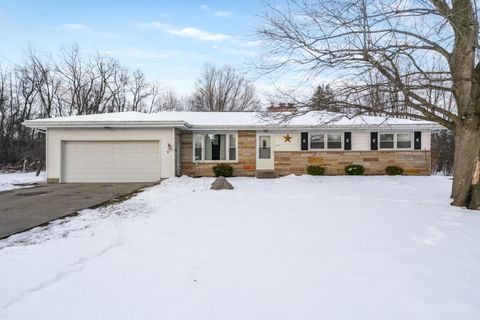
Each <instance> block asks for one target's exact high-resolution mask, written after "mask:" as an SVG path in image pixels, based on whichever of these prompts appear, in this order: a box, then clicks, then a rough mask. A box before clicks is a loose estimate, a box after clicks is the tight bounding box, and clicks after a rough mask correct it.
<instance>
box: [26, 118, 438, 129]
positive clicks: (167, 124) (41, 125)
mask: <svg viewBox="0 0 480 320" xmlns="http://www.w3.org/2000/svg"><path fill="white" fill-rule="evenodd" d="M22 125H24V126H26V127H28V128H35V129H37V130H44V129H45V128H172V127H174V128H180V129H187V130H198V131H204V130H222V131H231V130H271V131H278V130H292V131H301V130H306V131H308V130H311V131H314V130H319V129H321V130H372V129H375V130H391V129H405V130H413V129H424V130H438V129H442V128H443V127H442V126H441V125H438V124H433V123H432V124H430V123H419V124H388V123H382V124H365V123H361V124H356V125H335V124H334V123H331V124H320V123H319V124H317V125H288V124H278V125H274V124H261V125H191V124H189V123H187V122H186V121H53V122H49V121H39V120H27V121H24V122H23V123H22Z"/></svg>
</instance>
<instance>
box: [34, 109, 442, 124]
mask: <svg viewBox="0 0 480 320" xmlns="http://www.w3.org/2000/svg"><path fill="white" fill-rule="evenodd" d="M278 114H280V113H278ZM175 122H176V123H183V122H185V123H186V124H187V125H190V126H193V127H194V128H202V127H212V126H213V127H230V126H237V127H239V126H240V127H243V126H252V127H309V126H317V125H319V124H323V125H328V126H332V127H369V126H383V127H390V126H397V125H404V126H405V125H407V126H412V127H417V126H427V127H428V128H437V127H438V125H435V124H433V123H432V122H428V121H419V120H409V119H395V118H385V117H374V116H361V117H355V118H352V119H349V118H346V117H345V116H343V115H341V114H335V113H327V112H310V113H307V114H304V115H301V116H298V117H295V118H293V119H292V120H291V121H289V122H288V123H282V122H281V121H280V120H279V119H272V118H268V117H267V118H265V117H264V114H263V113H261V112H158V113H150V114H147V113H141V112H133V111H131V112H115V113H103V114H92V115H80V116H70V117H58V118H49V119H36V120H30V121H26V122H25V124H26V125H27V126H31V127H42V126H43V127H49V126H55V125H60V124H63V125H75V124H80V125H85V124H95V123H97V124H115V123H118V124H128V123H130V124H140V123H141V124H146V125H147V124H150V125H154V124H162V123H175Z"/></svg>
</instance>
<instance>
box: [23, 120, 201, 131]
mask: <svg viewBox="0 0 480 320" xmlns="http://www.w3.org/2000/svg"><path fill="white" fill-rule="evenodd" d="M22 125H24V126H25V127H27V128H35V129H46V128H104V127H111V128H145V127H152V128H183V129H190V128H191V127H192V126H191V125H190V124H189V123H187V122H186V121H41V120H26V121H24V122H23V123H22Z"/></svg>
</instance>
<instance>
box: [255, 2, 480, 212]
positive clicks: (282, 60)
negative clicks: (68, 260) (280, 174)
mask: <svg viewBox="0 0 480 320" xmlns="http://www.w3.org/2000/svg"><path fill="white" fill-rule="evenodd" d="M477 13H478V12H477V10H476V3H475V2H474V1H473V0H451V1H448V0H418V1H396V0H382V1H380V0H358V1H354V0H334V1H331V0H315V1H313V0H312V1H310V0H286V3H285V5H270V6H268V7H267V12H266V14H265V15H264V20H265V25H264V27H262V28H261V29H260V30H259V34H260V35H261V36H262V37H263V39H264V40H265V43H266V46H267V48H269V51H268V52H267V53H266V54H265V56H266V57H267V58H266V62H265V63H264V64H263V65H262V66H261V67H262V68H263V70H264V71H267V72H270V73H275V72H277V71H279V70H282V71H285V70H286V69H288V70H290V71H296V72H302V73H306V74H308V75H309V76H311V77H312V78H313V77H318V76H322V75H325V74H326V73H328V74H330V75H332V74H333V75H335V76H336V77H337V78H338V79H339V81H337V84H336V85H335V88H334V90H335V94H334V97H335V104H334V105H335V106H336V107H337V108H338V110H349V112H350V113H351V115H358V114H362V113H372V112H373V113H377V114H382V115H386V116H392V117H408V118H413V119H423V120H429V121H434V122H437V123H439V124H441V125H442V126H444V127H445V128H448V129H451V130H452V131H453V132H454V135H455V161H454V181H453V187H452V197H453V203H452V204H453V205H456V206H468V207H469V208H478V207H479V206H480V197H477V198H476V197H475V196H473V197H472V194H477V195H478V194H479V193H478V192H477V193H474V192H473V191H474V190H475V189H479V188H480V162H479V151H480V130H479V129H480V128H479V126H480V64H479V50H478V49H479V47H478V36H479V30H478V18H477ZM310 110H312V108H310V107H309V105H308V104H305V107H304V108H303V110H302V111H300V112H308V111H310Z"/></svg>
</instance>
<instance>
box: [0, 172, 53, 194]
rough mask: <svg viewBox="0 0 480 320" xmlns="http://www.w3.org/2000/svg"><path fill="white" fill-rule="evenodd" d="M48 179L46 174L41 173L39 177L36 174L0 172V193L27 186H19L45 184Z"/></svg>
mask: <svg viewBox="0 0 480 320" xmlns="http://www.w3.org/2000/svg"><path fill="white" fill-rule="evenodd" d="M45 179H46V174H45V172H41V173H40V175H39V176H38V177H37V176H36V175H35V172H26V173H25V172H14V173H1V172H0V192H1V191H7V190H11V189H18V188H24V187H25V186H18V184H33V183H44V182H45Z"/></svg>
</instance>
